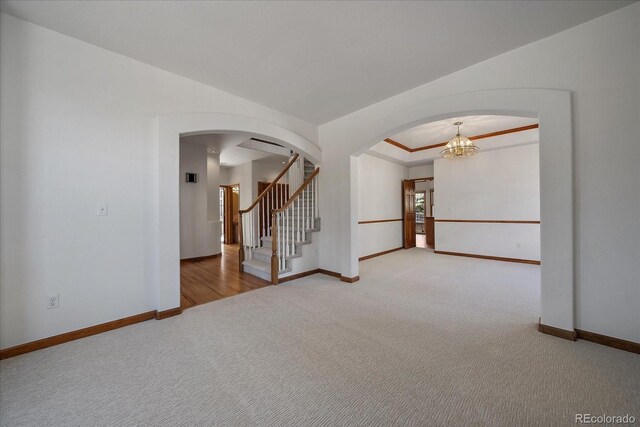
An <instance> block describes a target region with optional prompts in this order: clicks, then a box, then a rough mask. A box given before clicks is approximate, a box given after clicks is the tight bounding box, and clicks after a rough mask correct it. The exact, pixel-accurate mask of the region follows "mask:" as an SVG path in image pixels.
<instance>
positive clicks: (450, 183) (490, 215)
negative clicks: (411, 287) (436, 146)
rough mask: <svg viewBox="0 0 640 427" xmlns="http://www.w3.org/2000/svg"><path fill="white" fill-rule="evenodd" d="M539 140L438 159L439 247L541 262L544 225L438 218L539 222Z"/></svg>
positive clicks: (436, 172) (436, 168)
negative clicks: (457, 221)
mask: <svg viewBox="0 0 640 427" xmlns="http://www.w3.org/2000/svg"><path fill="white" fill-rule="evenodd" d="M539 170H540V161H539V147H538V144H529V145H524V146H518V147H511V148H503V149H500V150H491V151H484V152H480V153H479V154H478V155H476V156H474V157H470V158H468V159H462V160H460V159H453V160H451V159H438V160H436V161H435V171H434V172H435V177H436V179H437V182H438V188H437V190H436V192H435V199H436V200H437V202H438V206H437V207H435V209H434V215H435V218H436V223H435V227H436V230H435V234H436V250H437V251H444V252H459V253H467V254H475V255H489V256H497V257H505V258H517V259H524V260H533V261H540V225H539V224H513V223H512V224H506V223H505V224H492V223H453V222H438V220H442V219H453V220H516V221H540V174H539Z"/></svg>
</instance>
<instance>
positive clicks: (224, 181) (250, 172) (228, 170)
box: [220, 160, 285, 209]
mask: <svg viewBox="0 0 640 427" xmlns="http://www.w3.org/2000/svg"><path fill="white" fill-rule="evenodd" d="M284 167H285V165H283V164H282V163H280V162H274V161H273V160H252V161H250V162H246V163H242V164H240V165H237V166H231V167H224V168H222V173H221V174H220V185H233V184H240V209H246V208H248V207H249V206H250V205H251V203H253V201H254V200H255V199H256V198H257V197H258V195H259V194H258V182H260V181H262V182H271V181H273V180H274V179H275V177H276V176H278V174H279V173H280V172H281V171H282V169H283V168H284Z"/></svg>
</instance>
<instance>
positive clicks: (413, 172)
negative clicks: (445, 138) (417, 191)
mask: <svg viewBox="0 0 640 427" xmlns="http://www.w3.org/2000/svg"><path fill="white" fill-rule="evenodd" d="M430 176H433V163H431V164H429V165H420V166H411V167H410V168H409V178H427V177H430Z"/></svg>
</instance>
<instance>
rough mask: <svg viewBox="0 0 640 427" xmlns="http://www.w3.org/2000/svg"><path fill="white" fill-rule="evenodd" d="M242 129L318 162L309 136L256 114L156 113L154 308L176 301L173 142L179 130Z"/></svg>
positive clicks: (174, 305) (177, 215) (171, 306)
mask: <svg viewBox="0 0 640 427" xmlns="http://www.w3.org/2000/svg"><path fill="white" fill-rule="evenodd" d="M216 132H221V133H223V132H247V133H251V134H254V135H258V136H263V137H265V138H268V139H270V140H272V141H275V142H278V143H279V144H281V145H283V146H285V147H289V148H291V149H293V150H295V151H296V152H298V153H301V154H303V155H304V156H305V157H306V158H308V159H310V160H312V161H314V162H316V163H320V160H321V152H320V149H319V148H318V147H316V146H315V145H314V144H313V143H311V141H309V140H307V139H305V138H303V137H301V136H300V135H297V134H295V133H294V132H291V131H289V130H287V129H285V128H283V127H281V126H278V125H274V124H272V123H269V122H265V121H262V120H258V119H254V118H250V117H243V116H238V115H233V114H221V113H190V114H176V115H167V116H160V117H158V118H157V152H156V154H157V163H156V164H157V169H156V171H155V174H156V176H155V178H156V182H158V187H157V190H156V191H157V193H156V194H154V198H155V201H156V203H155V207H156V209H155V215H153V216H152V218H151V221H152V227H151V228H152V230H154V234H155V236H154V237H155V239H154V242H155V248H156V252H155V256H154V260H153V267H154V268H153V269H152V270H153V271H152V272H151V274H153V275H154V276H155V277H154V279H155V280H154V282H155V283H156V288H155V301H156V309H157V310H158V311H159V312H163V311H167V310H174V309H177V308H179V307H180V219H179V218H180V208H179V186H178V183H179V179H180V178H179V175H180V173H179V169H180V168H179V148H180V136H181V135H184V134H190V135H193V134H197V133H216Z"/></svg>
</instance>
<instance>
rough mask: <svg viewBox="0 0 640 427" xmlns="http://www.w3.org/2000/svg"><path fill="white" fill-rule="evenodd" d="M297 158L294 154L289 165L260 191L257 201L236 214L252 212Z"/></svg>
mask: <svg viewBox="0 0 640 427" xmlns="http://www.w3.org/2000/svg"><path fill="white" fill-rule="evenodd" d="M298 156H299V154H298V153H296V154H295V156H293V158H292V159H291V160H289V164H288V165H287V166H286V167H285V168H284V169H282V172H280V173H279V174H278V176H277V177H276V178H275V179H274V180H273V181H271V184H269V185H268V186H267V188H265V189H264V190H263V191H262V193H260V195H259V196H258V198H257V199H256V200H255V201H254V202H253V203H252V204H251V206H249V207H248V208H247V209H240V210H239V211H238V213H239V214H240V215H242V214H243V213H247V212H249V211H250V210H252V209H253V208H255V207H256V205H257V204H258V203H259V202H260V200H262V199H263V198H264V197H265V196H266V195H267V193H269V191H270V190H271V189H272V188H273V187H274V186H275V185H276V184H277V183H278V180H279V179H280V178H282V176H283V175H284V174H285V173H287V171H288V170H289V169H290V168H291V166H293V164H294V163H295V162H296V160H298Z"/></svg>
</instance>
